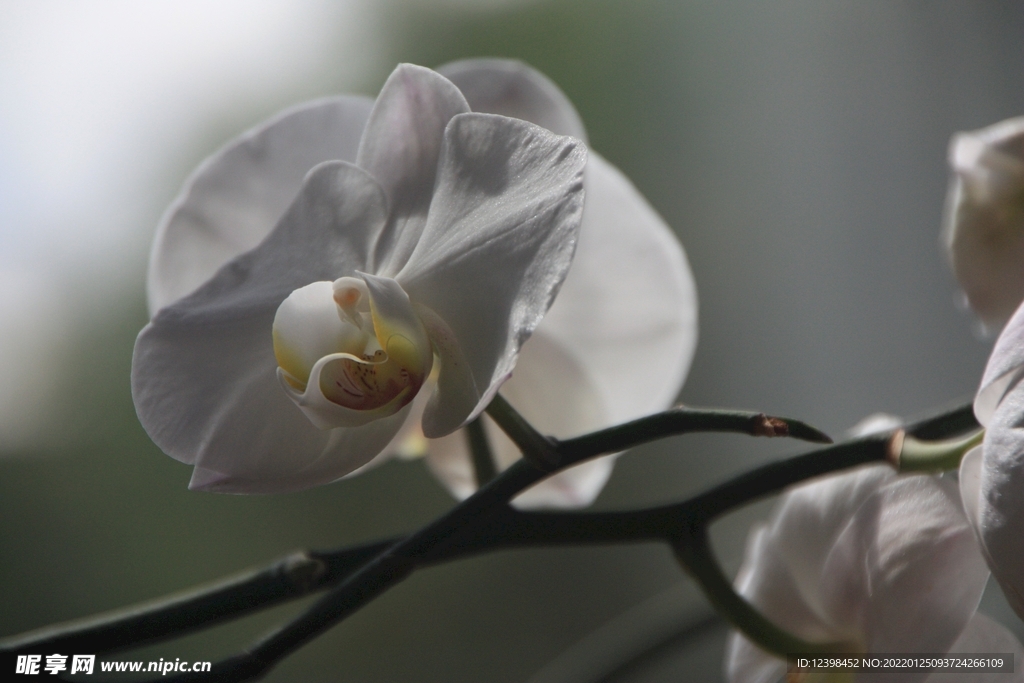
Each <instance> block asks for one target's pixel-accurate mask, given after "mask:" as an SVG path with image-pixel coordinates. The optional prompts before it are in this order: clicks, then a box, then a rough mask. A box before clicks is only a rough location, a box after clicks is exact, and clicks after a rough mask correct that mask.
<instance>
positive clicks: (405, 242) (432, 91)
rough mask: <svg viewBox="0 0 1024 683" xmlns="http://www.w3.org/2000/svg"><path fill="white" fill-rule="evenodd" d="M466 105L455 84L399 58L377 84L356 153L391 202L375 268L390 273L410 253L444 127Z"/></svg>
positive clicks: (426, 204) (427, 199)
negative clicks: (389, 217)
mask: <svg viewBox="0 0 1024 683" xmlns="http://www.w3.org/2000/svg"><path fill="white" fill-rule="evenodd" d="M468 111H469V105H468V104H466V100H465V98H464V97H463V96H462V93H460V92H459V89H458V88H456V87H455V86H454V85H452V83H451V82H450V81H448V80H447V79H446V78H444V77H443V76H441V75H439V74H437V73H436V72H434V71H431V70H430V69H426V68H424V67H422V66H415V65H413V64H399V65H398V67H397V68H396V69H395V70H394V71H393V72H391V75H390V76H389V77H388V80H387V81H386V82H385V83H384V87H383V88H381V91H380V95H378V96H377V102H376V103H375V104H374V106H373V112H372V113H371V114H370V118H369V120H368V121H367V122H366V129H365V131H364V132H363V137H362V140H361V141H360V143H359V154H358V156H357V157H356V165H358V166H359V167H360V168H363V169H366V170H367V171H368V172H369V173H370V175H372V176H373V177H374V178H376V179H377V182H379V183H380V184H381V186H382V187H383V188H384V192H385V193H386V194H387V196H388V200H389V201H390V205H391V223H390V224H389V225H388V228H387V229H386V230H385V231H384V233H383V234H382V235H381V237H380V243H379V244H378V245H377V248H376V256H375V258H374V260H373V262H371V264H370V267H371V269H372V270H373V271H374V272H376V273H378V274H380V275H387V276H389V277H390V276H393V275H394V274H395V273H397V272H398V271H399V270H400V269H401V267H402V266H403V265H404V264H405V262H406V260H407V259H408V258H409V254H410V253H412V249H413V247H415V246H416V243H417V242H418V241H419V238H420V232H421V231H422V230H423V225H424V224H425V222H426V217H427V210H428V209H429V207H430V200H431V195H432V193H433V190H434V182H435V178H436V175H437V171H438V159H439V158H440V155H441V145H442V140H443V138H444V131H445V127H446V126H447V125H448V122H449V121H450V120H451V118H452V117H453V116H455V115H456V114H462V113H465V112H468Z"/></svg>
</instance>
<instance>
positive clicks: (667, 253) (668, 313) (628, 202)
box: [541, 152, 697, 423]
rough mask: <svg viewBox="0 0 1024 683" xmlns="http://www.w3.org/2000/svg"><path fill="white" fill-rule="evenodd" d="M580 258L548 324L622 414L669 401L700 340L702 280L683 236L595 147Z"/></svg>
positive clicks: (614, 412)
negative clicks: (698, 283)
mask: <svg viewBox="0 0 1024 683" xmlns="http://www.w3.org/2000/svg"><path fill="white" fill-rule="evenodd" d="M584 187H585V188H586V192H587V201H586V205H585V206H584V209H583V225H582V227H581V228H580V239H579V244H578V246H577V249H576V257H575V259H574V260H573V265H572V267H571V268H570V269H569V276H568V277H567V278H566V279H565V284H564V285H563V286H562V289H561V291H560V292H559V294H558V298H557V299H556V300H555V303H554V305H552V306H551V310H550V311H548V314H547V316H546V317H545V318H544V322H543V323H542V324H541V330H542V331H543V332H544V334H546V335H550V336H551V337H552V338H554V339H555V340H556V341H557V342H558V343H559V344H561V345H562V346H563V347H564V348H566V349H567V350H569V351H570V352H571V353H572V354H573V355H574V356H575V357H576V359H577V362H579V363H580V364H581V365H582V366H583V367H585V368H587V370H588V372H589V373H590V375H591V377H592V378H593V381H594V383H595V385H596V386H597V389H598V391H600V393H601V400H602V401H603V403H604V405H605V406H606V408H607V410H608V419H609V420H610V421H611V422H612V423H618V422H625V421H627V420H632V419H635V418H637V417H641V416H643V415H646V414H648V413H651V412H654V411H657V410H661V409H663V408H665V407H667V406H668V405H669V404H670V403H671V402H672V401H673V400H674V399H675V397H676V395H677V394H678V393H679V390H680V388H681V387H682V384H683V380H684V379H685V377H686V373H687V371H688V369H689V367H690V361H691V360H692V359H693V353H694V351H695V350H696V347H697V289H696V285H695V284H694V281H693V275H692V274H691V272H690V267H689V264H688V263H687V262H686V256H685V255H684V254H683V248H682V246H681V245H680V244H679V240H678V239H676V237H675V236H674V235H673V234H672V232H671V230H669V228H668V226H667V225H665V222H664V221H663V220H662V219H661V217H660V216H659V215H658V214H657V213H656V212H655V211H654V209H652V208H651V206H650V205H649V204H648V203H647V201H646V200H645V199H644V198H643V196H642V195H641V194H640V193H639V192H637V190H636V188H635V187H633V185H632V183H630V182H629V180H628V179H627V178H626V177H625V176H624V175H622V173H620V172H619V171H618V169H616V168H615V167H614V166H612V165H611V164H609V163H608V162H607V161H605V160H604V159H602V158H601V157H600V155H598V154H595V153H593V152H592V153H591V154H590V156H589V158H588V162H587V169H586V174H585V183H584Z"/></svg>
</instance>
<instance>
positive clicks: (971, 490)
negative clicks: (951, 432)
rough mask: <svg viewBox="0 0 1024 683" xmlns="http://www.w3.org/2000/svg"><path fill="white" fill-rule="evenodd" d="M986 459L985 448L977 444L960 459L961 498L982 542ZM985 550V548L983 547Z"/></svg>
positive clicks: (968, 519) (970, 521) (965, 513)
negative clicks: (982, 472) (984, 466)
mask: <svg viewBox="0 0 1024 683" xmlns="http://www.w3.org/2000/svg"><path fill="white" fill-rule="evenodd" d="M983 461H984V448H983V447H982V446H975V447H974V448H972V449H971V450H969V451H967V453H965V454H964V457H963V458H962V459H961V460H960V476H959V477H957V479H958V480H959V482H960V500H961V502H962V503H963V505H964V515H965V516H966V517H967V521H968V522H969V523H970V525H971V528H972V529H974V533H975V535H976V536H977V537H978V541H979V542H981V476H982V475H981V466H982V462H983ZM982 550H984V548H982Z"/></svg>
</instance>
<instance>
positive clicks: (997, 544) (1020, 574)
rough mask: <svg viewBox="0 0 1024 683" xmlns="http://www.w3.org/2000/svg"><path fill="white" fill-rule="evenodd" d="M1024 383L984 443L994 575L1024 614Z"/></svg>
mask: <svg viewBox="0 0 1024 683" xmlns="http://www.w3.org/2000/svg"><path fill="white" fill-rule="evenodd" d="M1022 416H1024V385H1022V384H1019V383H1018V384H1017V385H1016V386H1015V387H1014V388H1013V389H1011V390H1010V392H1009V393H1008V394H1007V395H1006V396H1005V397H1003V399H1002V402H1001V403H1000V404H999V407H998V408H997V409H996V411H995V413H994V414H993V415H992V420H991V422H990V423H989V426H988V428H987V429H986V431H985V440H984V441H983V442H982V450H983V455H982V463H981V486H980V496H979V499H978V508H979V512H978V519H979V526H980V529H981V538H982V545H983V546H984V548H985V549H986V551H987V554H988V558H989V564H990V565H991V568H992V574H993V575H994V576H995V577H996V580H997V581H999V585H1000V586H1001V587H1002V589H1003V592H1004V593H1005V594H1006V599H1007V602H1009V603H1010V605H1011V606H1012V607H1013V609H1014V610H1015V611H1016V612H1017V614H1018V615H1022V614H1024V537H1022V535H1021V533H1020V530H1021V524H1022V523H1024V495H1022V494H1021V486H1022V485H1024V424H1022V419H1021V417H1022Z"/></svg>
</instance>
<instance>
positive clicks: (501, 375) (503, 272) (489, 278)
mask: <svg viewBox="0 0 1024 683" xmlns="http://www.w3.org/2000/svg"><path fill="white" fill-rule="evenodd" d="M585 162H586V150H585V149H584V148H583V147H582V146H581V145H580V144H579V142H578V141H576V140H574V139H572V138H567V137H560V136H556V135H553V134H552V133H550V132H548V131H546V130H544V129H542V128H539V127H537V126H534V125H532V124H529V123H526V122H524V121H517V120H515V119H508V118H504V117H500V116H492V115H487V114H462V115H459V116H456V117H455V118H453V119H452V121H451V123H450V124H449V126H448V129H447V130H446V131H445V145H444V148H443V150H442V155H441V161H440V167H439V170H438V179H437V188H436V189H435V192H434V199H433V202H432V204H431V207H430V214H429V217H428V219H427V225H426V227H425V228H424V231H423V236H422V239H421V240H420V241H419V243H418V244H417V245H416V249H415V251H414V252H413V254H412V256H411V257H410V258H409V262H408V263H407V264H406V266H405V267H404V268H403V269H402V271H401V272H400V273H399V274H398V275H397V276H396V277H395V279H396V280H398V282H399V283H400V284H401V285H402V287H403V288H405V290H406V291H407V292H408V293H409V296H410V298H412V299H413V300H414V301H416V302H417V303H420V304H423V305H425V306H428V307H429V308H431V309H432V310H434V311H435V312H436V313H437V314H438V315H439V316H440V317H441V318H442V319H443V320H444V321H445V322H446V323H447V324H448V326H449V327H450V328H451V329H452V331H453V332H454V334H455V337H456V338H457V340H458V342H459V347H460V348H461V349H462V352H463V354H464V355H465V358H466V361H467V363H468V364H469V367H470V370H471V372H472V373H473V378H474V381H475V384H476V386H477V388H478V389H479V390H480V391H481V392H482V396H481V400H480V402H479V403H478V405H477V410H482V409H483V406H485V405H486V404H487V402H489V401H490V399H491V397H492V396H493V395H494V393H495V392H497V390H498V387H499V386H500V385H501V384H502V382H504V381H505V380H506V379H507V378H508V376H509V374H510V373H511V371H512V368H513V366H514V365H515V362H516V357H517V356H518V354H519V349H520V347H521V346H522V344H523V343H524V342H525V341H526V340H527V339H528V338H529V336H530V334H531V333H532V332H533V330H534V329H535V328H536V327H537V324H538V323H539V322H540V320H541V318H542V317H543V315H544V313H545V312H546V311H547V309H548V308H549V307H550V305H551V302H552V300H553V299H554V296H555V294H556V293H557V292H558V288H559V287H560V286H561V284H562V281H563V280H564V278H565V275H566V272H567V271H568V269H569V264H570V262H571V259H572V254H573V251H574V249H575V246H576V237H577V234H578V230H579V224H580V218H581V214H582V209H583V178H582V175H583V166H584V164H585ZM441 372H442V373H443V372H444V368H443V367H442V368H441ZM469 417H470V415H466V416H465V417H464V418H463V419H464V420H465V419H467V418H469ZM427 436H428V437H436V436H441V435H440V434H427Z"/></svg>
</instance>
